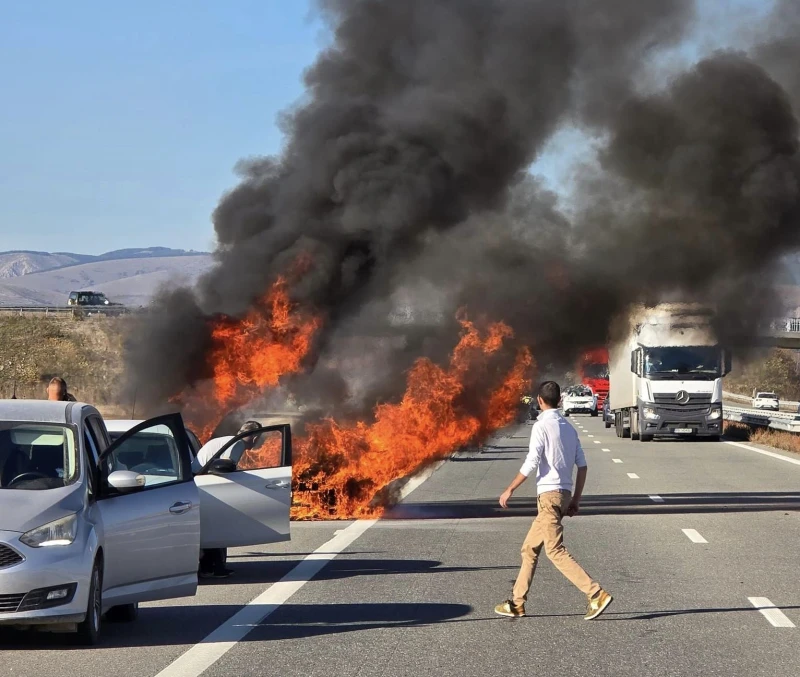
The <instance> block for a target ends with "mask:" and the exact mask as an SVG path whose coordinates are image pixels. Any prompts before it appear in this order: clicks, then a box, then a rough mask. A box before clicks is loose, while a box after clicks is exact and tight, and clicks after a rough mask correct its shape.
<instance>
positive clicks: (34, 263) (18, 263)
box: [0, 247, 206, 279]
mask: <svg viewBox="0 0 800 677" xmlns="http://www.w3.org/2000/svg"><path fill="white" fill-rule="evenodd" d="M204 254H206V252H195V251H187V250H185V249H170V248H169V247H148V248H146V249H143V248H134V249H117V250H114V251H111V252H106V253H105V254H99V255H93V254H73V253H72V252H52V253H51V252H36V251H24V250H20V251H7V252H0V279H9V278H12V277H20V276H22V275H29V274H31V273H41V272H44V271H46V270H55V269H56V268H65V267H67V266H75V265H80V264H82V263H90V262H92V261H119V260H121V259H152V258H175V257H179V256H199V255H204Z"/></svg>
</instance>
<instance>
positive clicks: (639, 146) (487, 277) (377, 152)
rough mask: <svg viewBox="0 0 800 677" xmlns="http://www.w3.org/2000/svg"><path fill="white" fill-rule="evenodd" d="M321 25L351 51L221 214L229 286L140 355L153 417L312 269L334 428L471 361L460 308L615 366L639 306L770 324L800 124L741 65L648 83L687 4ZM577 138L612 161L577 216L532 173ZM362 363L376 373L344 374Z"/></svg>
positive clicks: (134, 362) (417, 3)
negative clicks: (217, 320)
mask: <svg viewBox="0 0 800 677" xmlns="http://www.w3.org/2000/svg"><path fill="white" fill-rule="evenodd" d="M321 8H322V11H323V12H324V15H325V16H326V18H327V20H328V22H329V24H330V26H331V28H332V31H333V41H332V44H331V46H330V47H329V48H327V49H326V50H325V51H323V52H322V53H321V54H320V56H319V58H318V59H317V61H316V63H315V64H314V66H313V67H312V68H311V69H310V70H309V71H308V72H307V73H306V76H305V81H306V86H307V90H308V92H307V97H306V99H305V101H304V102H303V103H302V104H301V105H300V106H299V107H298V108H296V109H295V110H293V111H291V112H290V113H288V114H287V115H286V117H285V119H284V127H285V132H286V137H287V145H286V148H285V151H284V152H283V153H282V155H281V156H280V157H278V158H263V159H257V160H250V161H247V162H244V163H242V164H241V166H240V167H239V169H240V173H241V176H242V181H241V183H240V184H239V186H238V187H236V188H235V189H234V190H233V191H231V192H230V193H229V194H228V195H226V196H224V197H223V199H222V201H221V202H220V204H219V206H218V208H217V209H216V211H215V213H214V225H215V229H216V233H217V238H218V242H219V246H218V250H217V252H216V256H217V260H218V263H217V265H216V267H215V268H214V269H213V270H212V271H211V272H210V273H209V274H208V275H206V276H205V277H204V278H203V279H202V280H201V282H200V284H199V285H198V287H197V289H195V290H192V291H189V290H186V289H179V290H171V291H164V292H163V293H162V294H161V295H160V296H159V297H158V299H157V300H156V302H155V304H154V306H153V308H152V309H151V312H150V313H149V316H148V317H147V318H145V322H144V323H143V324H142V328H141V330H140V331H139V332H138V333H137V335H136V336H135V337H134V338H135V340H133V341H132V342H131V347H130V350H129V352H128V363H129V373H130V374H131V375H132V376H133V378H135V379H136V382H137V383H138V385H139V397H140V399H143V400H145V401H146V402H148V403H149V404H150V405H151V406H158V405H160V404H161V403H163V402H164V401H165V400H166V399H167V398H168V397H170V396H173V395H175V394H176V393H178V392H181V391H182V390H184V389H185V388H187V387H190V386H192V385H193V384H195V383H198V382H200V381H202V380H203V379H205V378H207V377H208V375H209V372H208V368H209V365H208V364H207V361H206V359H205V358H206V353H207V348H208V341H209V330H208V321H207V320H208V319H209V318H212V317H214V316H215V315H216V314H227V315H233V316H237V315H241V314H242V313H244V312H245V311H246V310H247V309H248V308H250V307H251V306H252V304H253V302H254V301H255V300H256V299H257V298H259V297H260V296H261V295H263V294H264V292H265V290H266V289H267V288H268V286H269V285H270V283H271V282H272V281H273V280H274V279H275V277H276V276H277V275H278V274H280V273H282V272H283V271H284V270H285V269H286V268H287V267H288V266H289V265H290V264H291V263H292V262H293V261H295V260H296V259H297V257H298V256H299V255H300V254H308V255H310V257H311V260H312V261H313V269H312V270H311V271H309V272H308V273H307V274H306V275H305V276H303V278H302V281H301V282H299V283H298V284H296V285H295V286H294V287H293V288H292V298H293V299H294V300H296V301H297V302H299V303H301V304H304V305H306V306H309V307H313V308H315V309H317V310H318V311H319V312H321V313H323V314H324V316H325V319H326V324H325V329H324V330H323V331H322V332H321V334H320V336H319V338H318V344H317V346H316V350H315V353H314V358H313V360H312V361H311V363H310V364H309V365H308V370H307V373H306V374H304V375H303V376H302V377H298V378H296V379H294V380H293V381H292V382H291V383H290V387H291V389H292V390H293V391H294V392H295V393H296V394H297V395H299V396H300V397H302V398H303V399H304V400H305V401H308V402H311V403H312V404H313V406H314V407H317V408H319V410H320V411H324V412H332V411H333V410H335V411H336V412H340V411H342V409H343V408H344V406H345V405H344V404H343V403H344V402H345V400H347V399H348V398H349V400H350V402H349V404H348V405H347V406H351V407H353V410H354V411H358V410H359V409H368V408H370V407H371V406H372V405H373V404H374V403H375V402H376V401H378V400H380V399H383V398H387V397H392V396H395V395H396V394H397V393H398V392H399V391H401V390H402V387H403V385H404V377H403V371H404V370H405V369H406V368H407V367H408V366H409V365H410V363H411V362H412V361H413V359H415V358H416V357H419V356H421V355H426V356H430V357H433V358H441V357H442V356H443V355H444V354H446V351H447V350H448V349H449V348H451V347H452V344H453V339H454V336H455V332H456V329H457V325H456V323H455V322H454V320H453V319H452V318H454V316H455V312H456V310H457V309H458V308H459V307H463V306H466V307H468V308H469V309H470V312H471V313H473V314H475V315H476V316H480V315H485V316H486V317H488V318H491V319H504V320H505V321H507V322H508V323H509V324H511V325H512V326H513V328H514V330H515V331H516V333H517V338H518V340H519V341H521V342H524V343H526V344H529V345H532V346H533V347H534V349H535V351H536V354H537V358H538V359H539V360H540V361H547V360H562V361H568V360H569V359H571V357H572V356H574V354H575V352H576V351H577V350H579V349H580V348H583V347H586V346H588V345H593V344H597V343H603V342H604V341H605V339H606V335H607V331H608V325H609V322H610V320H611V318H612V317H613V316H614V314H616V313H618V312H620V311H622V310H624V309H625V307H626V306H628V305H629V304H631V303H635V302H642V301H658V300H659V299H660V298H663V297H665V296H667V295H676V294H677V295H683V296H688V297H692V298H707V299H714V300H716V301H718V302H719V303H720V307H721V309H722V310H723V311H724V312H723V313H721V317H723V318H725V320H724V323H723V326H722V327H721V330H722V331H723V333H725V332H727V333H729V334H730V335H731V336H732V337H736V336H739V335H741V334H742V333H746V332H749V331H752V329H753V322H752V321H751V320H750V319H748V318H758V317H760V316H761V315H762V314H763V313H764V312H767V311H768V307H767V306H766V305H765V304H764V303H763V301H762V300H760V299H763V297H761V296H759V294H757V293H755V292H762V291H763V290H764V289H765V288H766V286H767V285H766V282H768V280H767V279H766V278H765V277H764V276H765V274H766V273H765V271H768V270H769V266H770V263H771V262H772V261H773V260H774V259H775V258H776V257H777V256H779V255H780V254H781V253H784V252H785V251H786V250H787V249H789V248H793V247H796V246H797V245H798V228H797V225H798V202H799V196H798V185H800V173H799V171H798V154H797V151H798V149H797V136H798V135H797V122H796V119H795V113H794V111H793V109H792V103H791V99H790V96H789V95H788V94H787V92H786V91H785V90H784V89H783V88H782V86H781V85H779V84H778V83H777V82H776V81H775V80H773V79H772V77H771V75H770V74H769V73H768V72H767V71H766V70H763V69H762V67H761V66H758V65H756V63H754V62H753V61H751V60H750V58H749V57H748V56H746V55H744V54H739V53H720V54H716V55H712V56H711V57H709V58H707V59H704V60H703V61H701V62H700V63H698V64H697V65H696V66H695V67H693V68H692V69H691V70H690V71H689V72H687V73H684V74H680V75H677V76H676V77H675V78H674V79H673V80H672V81H670V82H668V83H662V86H660V87H659V86H656V84H657V83H653V82H650V81H649V79H648V76H647V68H646V66H647V63H648V60H649V59H650V58H651V57H652V56H653V55H654V54H657V53H658V51H659V50H660V49H662V48H664V47H667V46H669V45H672V44H675V43H676V42H677V41H679V40H680V39H681V38H682V37H683V36H684V35H685V32H686V30H687V28H688V27H689V26H690V25H691V19H692V17H693V3H692V2H690V0H669V1H660V2H642V1H641V0H614V1H609V2H604V3H598V2H595V1H593V0H574V1H572V2H569V1H566V2H558V3H555V2H550V1H549V0H548V1H544V0H542V1H535V0H406V1H404V2H392V1H389V0H327V1H325V2H323V3H322V4H321ZM795 37H796V36H795ZM781 39H783V36H781ZM767 45H768V43H767V42H765V43H764V44H762V46H761V50H762V54H764V53H766V52H767V51H768V50H767ZM762 60H763V59H762ZM781 63H784V62H783V61H781ZM792 73H793V74H795V75H796V71H792ZM785 77H787V76H786V74H785V73H784V78H785ZM643 84H646V85H647V87H642V86H641V85H643ZM644 91H646V92H648V93H643V92H644ZM566 123H570V124H573V125H578V126H580V127H582V128H583V129H585V130H586V132H587V134H590V135H592V136H593V137H594V138H595V139H596V140H597V143H598V146H599V150H598V152H597V155H596V157H594V156H593V157H587V158H586V159H585V162H583V163H582V164H581V166H580V167H579V168H576V174H577V183H576V189H575V190H574V191H573V193H572V196H571V199H570V201H569V203H568V204H563V202H561V203H560V202H559V198H557V197H556V196H555V195H553V194H552V193H549V192H548V191H546V190H544V189H543V188H542V187H541V186H540V185H539V184H538V183H537V182H536V180H534V179H532V178H530V177H529V176H528V175H527V174H526V173H525V170H526V168H527V167H528V166H529V164H530V163H531V162H532V161H533V160H534V159H536V157H537V156H538V155H539V153H540V152H541V150H542V148H543V146H544V144H545V143H546V142H547V141H548V140H549V139H550V138H551V137H552V135H553V134H554V132H556V131H557V130H558V129H559V128H560V127H561V126H562V125H563V124H566ZM398 309H400V310H406V311H407V312H406V313H405V315H404V314H403V312H399V313H398ZM365 351H373V352H374V354H375V356H376V359H375V367H374V369H371V370H369V371H370V373H367V374H358V375H353V374H350V373H345V372H344V367H343V365H344V364H346V362H347V359H346V358H347V356H348V353H354V354H359V353H361V354H363V353H364V352H365ZM154 355H155V356H157V357H155V358H154V357H153V356H154ZM354 386H355V391H357V395H353V393H354Z"/></svg>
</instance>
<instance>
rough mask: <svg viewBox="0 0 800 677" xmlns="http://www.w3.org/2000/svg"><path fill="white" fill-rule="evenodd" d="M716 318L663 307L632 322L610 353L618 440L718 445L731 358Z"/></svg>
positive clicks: (694, 308) (691, 307) (695, 309)
mask: <svg viewBox="0 0 800 677" xmlns="http://www.w3.org/2000/svg"><path fill="white" fill-rule="evenodd" d="M712 319H713V311H711V310H710V309H708V308H704V307H701V306H698V305H695V304H662V305H661V306H657V307H655V308H650V309H640V310H639V311H638V312H636V313H634V314H632V317H631V321H630V324H629V330H628V332H627V335H626V336H624V337H623V339H622V340H618V341H617V342H616V343H615V345H614V346H613V347H612V355H613V358H612V366H611V409H612V411H613V413H614V425H615V427H616V430H617V436H618V437H631V438H632V439H641V440H642V441H643V442H649V441H651V440H652V439H653V438H654V437H655V436H661V435H668V436H691V437H708V438H714V439H718V438H719V437H720V435H721V434H722V379H723V377H724V376H725V375H726V374H728V373H729V372H730V369H731V354H730V351H729V350H727V349H725V348H724V347H722V346H720V345H719V344H718V343H717V340H716V336H715V334H714V331H713V327H712Z"/></svg>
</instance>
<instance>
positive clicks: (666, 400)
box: [653, 393, 711, 407]
mask: <svg viewBox="0 0 800 677" xmlns="http://www.w3.org/2000/svg"><path fill="white" fill-rule="evenodd" d="M653 401H654V402H655V403H656V404H672V405H674V406H675V407H691V406H692V405H700V404H703V405H706V406H708V405H709V404H711V393H692V394H690V395H689V401H688V402H687V403H686V404H678V402H677V401H676V400H675V394H674V393H655V394H654V395H653Z"/></svg>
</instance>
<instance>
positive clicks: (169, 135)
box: [0, 0, 765, 253]
mask: <svg viewBox="0 0 800 677" xmlns="http://www.w3.org/2000/svg"><path fill="white" fill-rule="evenodd" d="M764 4H765V3H763V2H761V3H759V2H757V0H701V2H700V5H701V8H702V11H703V21H701V22H699V25H701V26H702V27H703V28H702V29H701V30H700V31H699V32H698V34H697V35H696V36H695V37H693V39H692V41H691V42H690V44H689V45H688V46H686V47H684V48H682V49H681V50H679V51H678V52H677V56H676V58H681V59H684V60H687V61H691V60H692V59H693V58H694V56H695V55H696V54H697V53H698V52H702V51H707V49H709V48H710V47H713V46H717V45H721V44H725V43H726V41H727V40H728V39H729V35H730V30H728V29H726V28H724V27H725V26H727V24H728V21H729V20H730V18H731V17H735V18H736V19H738V20H739V21H741V22H744V23H745V24H746V23H747V18H748V16H749V14H750V13H751V12H754V11H757V10H756V9H755V8H760V10H759V11H763V7H764ZM325 39H326V36H325V34H324V32H323V30H322V26H321V25H320V23H319V22H318V21H317V20H316V19H315V17H314V14H313V12H311V9H310V3H309V2H308V1H306V0H229V1H228V2H220V1H218V0H168V1H166V2H165V1H164V0H137V2H128V3H121V2H108V0H103V1H100V0H73V1H72V2H64V1H63V0H37V1H36V2H23V1H16V2H15V1H13V0H7V1H5V2H2V3H0V82H2V83H3V85H2V86H3V96H2V102H3V103H2V106H0V232H2V236H3V237H2V241H0V250H7V249H34V250H45V251H77V252H80V253H102V252H104V251H109V250H112V249H118V248H123V247H136V246H154V245H160V246H170V247H179V248H185V249H206V250H207V249H211V248H213V244H214V236H213V229H212V226H211V221H210V215H211V212H212V211H213V209H214V207H215V206H216V204H217V202H218V200H219V198H220V196H221V195H222V193H223V192H224V191H225V190H226V189H229V188H231V187H233V186H234V185H235V183H236V177H235V175H234V174H233V171H232V169H233V166H234V164H235V163H236V161H237V160H239V159H240V158H243V157H247V156H253V155H262V154H269V153H274V152H277V151H278V150H279V149H280V146H281V136H280V132H279V131H278V129H277V127H276V124H275V121H276V116H277V114H278V113H279V112H280V111H281V110H283V109H285V108H286V107H287V106H289V105H290V104H292V103H293V102H295V101H297V99H298V98H299V97H300V96H301V95H302V84H301V76H302V72H303V69H304V68H305V67H306V66H308V65H309V64H311V63H312V61H313V59H314V56H315V54H316V53H317V51H318V50H319V48H320V47H321V46H322V45H323V44H324V41H325ZM585 147H586V146H585V144H583V143H581V140H580V138H578V137H577V135H576V134H575V133H573V132H570V131H567V132H565V133H564V134H561V135H559V136H558V137H557V138H556V139H554V141H553V143H552V144H551V145H550V147H549V148H548V149H547V152H546V154H545V157H544V158H542V160H541V161H540V162H539V163H537V165H536V167H535V169H536V170H537V171H538V172H543V173H544V174H545V176H546V178H547V179H548V181H549V182H551V183H552V184H553V185H554V186H555V185H558V184H559V183H560V182H561V181H564V180H566V179H568V173H569V164H570V162H571V161H572V159H574V158H575V157H576V155H578V154H580V153H581V152H583V150H584V149H585Z"/></svg>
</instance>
